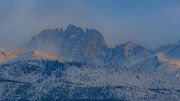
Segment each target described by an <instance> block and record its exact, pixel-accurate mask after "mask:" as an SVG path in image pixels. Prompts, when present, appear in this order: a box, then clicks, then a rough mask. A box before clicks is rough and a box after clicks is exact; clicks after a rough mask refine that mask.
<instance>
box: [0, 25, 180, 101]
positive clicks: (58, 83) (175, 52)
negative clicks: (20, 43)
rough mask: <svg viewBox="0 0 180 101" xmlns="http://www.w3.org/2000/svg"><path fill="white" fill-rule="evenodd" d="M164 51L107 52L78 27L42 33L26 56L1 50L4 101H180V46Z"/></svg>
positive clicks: (92, 32)
mask: <svg viewBox="0 0 180 101" xmlns="http://www.w3.org/2000/svg"><path fill="white" fill-rule="evenodd" d="M164 47H165V48H164ZM164 47H161V48H158V49H157V50H158V51H152V50H150V49H148V48H146V47H144V46H141V45H139V44H136V43H133V42H131V41H128V42H126V43H121V44H118V45H116V46H115V47H108V46H107V45H106V42H105V40H104V37H103V35H102V34H101V33H100V32H99V31H97V30H96V29H89V28H86V29H82V28H80V27H77V26H75V25H69V26H67V28H66V29H62V28H60V29H57V28H56V29H47V30H43V31H41V32H40V33H39V34H38V35H35V36H34V37H32V39H31V40H30V41H29V42H28V43H27V45H26V46H25V49H24V50H23V51H22V50H16V51H14V50H11V51H10V50H6V49H0V61H1V62H2V63H0V89H1V90H0V100H8V101H11V100H22V101H26V100H39V101H49V100H53V101H69V100H70V101H71V100H76V101H79V100H100V101H101V100H102V101H104V100H110V101H139V100H140V101H164V100H170V101H178V100H179V98H180V97H179V95H180V89H179V88H180V78H179V77H180V69H179V58H180V57H179V50H180V44H178V43H176V44H173V45H169V46H168V47H166V46H164Z"/></svg>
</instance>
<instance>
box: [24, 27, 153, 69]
mask: <svg viewBox="0 0 180 101" xmlns="http://www.w3.org/2000/svg"><path fill="white" fill-rule="evenodd" d="M27 47H28V49H31V50H33V49H38V50H44V51H47V52H51V53H54V54H56V55H60V56H63V57H64V58H65V60H68V61H79V62H88V63H90V64H95V65H104V64H112V63H113V64H115V65H117V64H119V66H122V65H131V64H135V63H137V62H139V61H142V60H143V59H145V58H147V57H148V56H150V55H152V54H153V52H152V51H151V50H150V49H147V48H145V47H143V46H140V45H138V44H134V43H132V42H130V41H129V42H127V43H125V44H119V45H117V46H116V47H114V48H110V47H108V46H107V45H106V42H105V40H104V37H103V35H102V34H101V33H100V32H99V31H97V30H96V29H89V28H86V29H85V30H84V29H82V28H80V27H77V26H75V25H68V26H67V28H66V29H65V30H63V29H62V28H61V29H60V30H59V29H48V30H44V31H42V32H41V33H40V34H38V35H36V36H34V37H33V38H32V39H31V40H30V41H29V43H28V44H27Z"/></svg>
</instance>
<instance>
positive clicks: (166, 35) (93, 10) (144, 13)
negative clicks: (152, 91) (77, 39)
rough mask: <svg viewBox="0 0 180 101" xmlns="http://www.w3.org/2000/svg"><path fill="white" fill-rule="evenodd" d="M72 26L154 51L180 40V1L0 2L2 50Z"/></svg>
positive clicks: (0, 0) (48, 0)
mask: <svg viewBox="0 0 180 101" xmlns="http://www.w3.org/2000/svg"><path fill="white" fill-rule="evenodd" d="M68 24H74V25H77V26H80V27H82V28H87V27H88V28H95V29H97V30H99V31H100V32H101V33H102V34H103V36H104V37H105V40H106V42H107V43H108V44H109V45H116V44H121V43H124V42H126V41H132V42H135V43H138V44H141V45H143V46H146V47H148V48H151V49H153V48H156V47H158V46H160V45H164V44H169V43H173V42H177V41H178V40H180V0H0V47H1V48H10V47H11V48H15V47H18V46H20V45H23V44H24V43H26V42H28V40H29V39H30V38H31V37H32V36H34V35H36V34H38V33H39V32H40V31H41V30H44V29H48V28H52V29H54V28H61V27H63V28H65V27H66V26H67V25H68Z"/></svg>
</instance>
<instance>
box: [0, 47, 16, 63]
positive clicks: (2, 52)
mask: <svg viewBox="0 0 180 101" xmlns="http://www.w3.org/2000/svg"><path fill="white" fill-rule="evenodd" d="M16 57H17V53H16V52H11V51H9V50H6V49H0V63H6V62H8V61H10V60H12V59H15V58H16Z"/></svg>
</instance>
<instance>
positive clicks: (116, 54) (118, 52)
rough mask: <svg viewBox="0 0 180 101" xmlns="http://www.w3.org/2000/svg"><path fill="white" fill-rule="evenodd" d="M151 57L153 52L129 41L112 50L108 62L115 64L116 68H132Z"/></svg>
mask: <svg viewBox="0 0 180 101" xmlns="http://www.w3.org/2000/svg"><path fill="white" fill-rule="evenodd" d="M151 55H153V52H152V51H151V50H150V49H148V48H145V47H143V46H141V45H138V44H135V43H133V42H130V41H128V42H126V43H124V44H119V45H117V46H116V47H115V48H112V49H110V51H109V53H108V58H107V61H110V63H114V65H115V66H117V65H118V66H120V67H121V66H131V65H134V64H136V63H138V62H140V61H143V60H145V59H146V58H148V57H149V56H151Z"/></svg>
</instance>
